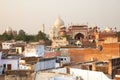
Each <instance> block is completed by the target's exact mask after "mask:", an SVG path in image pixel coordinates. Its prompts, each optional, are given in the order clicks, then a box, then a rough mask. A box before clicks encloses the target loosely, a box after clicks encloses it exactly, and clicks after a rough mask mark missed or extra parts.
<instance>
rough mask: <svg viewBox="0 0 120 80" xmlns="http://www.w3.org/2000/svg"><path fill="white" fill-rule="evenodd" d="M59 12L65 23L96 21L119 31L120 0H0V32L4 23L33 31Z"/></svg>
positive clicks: (30, 32) (91, 23) (47, 23)
mask: <svg viewBox="0 0 120 80" xmlns="http://www.w3.org/2000/svg"><path fill="white" fill-rule="evenodd" d="M58 16H60V17H61V18H62V19H63V21H64V22H65V25H66V26H67V25H68V24H71V23H73V24H86V23H88V24H89V26H94V25H97V26H99V27H100V28H101V29H104V28H105V27H110V28H114V27H117V29H118V30H119V31H120V0H0V33H3V32H4V31H5V29H6V28H7V27H9V26H10V27H11V28H12V29H13V30H20V29H23V30H24V31H26V32H27V33H29V34H37V32H38V31H39V30H40V29H41V28H42V24H45V27H46V32H48V30H49V28H50V27H51V26H52V25H53V24H54V21H55V20H56V19H57V18H58Z"/></svg>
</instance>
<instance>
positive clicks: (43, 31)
mask: <svg viewBox="0 0 120 80" xmlns="http://www.w3.org/2000/svg"><path fill="white" fill-rule="evenodd" d="M42 32H43V33H45V25H44V24H43V30H42Z"/></svg>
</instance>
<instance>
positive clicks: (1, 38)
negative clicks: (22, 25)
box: [0, 30, 48, 42]
mask: <svg viewBox="0 0 120 80" xmlns="http://www.w3.org/2000/svg"><path fill="white" fill-rule="evenodd" d="M8 40H15V41H21V40H22V41H26V42H36V41H39V40H48V37H47V35H46V34H45V33H43V32H41V31H39V32H38V34H36V35H28V34H26V33H25V32H24V31H23V30H20V31H19V33H18V34H17V35H14V34H13V33H10V34H7V33H6V32H4V33H3V34H2V35H0V41H8Z"/></svg>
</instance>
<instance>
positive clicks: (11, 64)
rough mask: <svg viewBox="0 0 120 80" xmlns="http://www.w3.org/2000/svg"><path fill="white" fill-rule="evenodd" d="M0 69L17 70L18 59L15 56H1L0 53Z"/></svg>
mask: <svg viewBox="0 0 120 80" xmlns="http://www.w3.org/2000/svg"><path fill="white" fill-rule="evenodd" d="M0 68H1V70H2V71H3V70H18V69H19V58H18V57H16V56H7V57H6V56H3V54H2V53H1V52H0Z"/></svg>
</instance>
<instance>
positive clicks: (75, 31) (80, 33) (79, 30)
mask: <svg viewBox="0 0 120 80" xmlns="http://www.w3.org/2000/svg"><path fill="white" fill-rule="evenodd" d="M65 35H69V36H70V39H69V40H65V39H63V36H65ZM106 37H115V30H113V29H112V28H109V27H106V28H105V29H104V30H103V31H101V30H100V28H99V27H97V26H93V27H89V26H88V25H86V24H81V25H69V26H65V24H64V21H63V20H62V19H61V18H60V17H58V18H57V19H56V21H55V22H54V24H53V26H52V27H51V29H50V31H49V39H50V40H52V41H53V43H59V45H61V44H64V45H63V46H66V45H67V44H68V43H67V41H69V44H75V43H76V42H77V41H78V40H79V41H81V42H85V41H95V42H96V41H99V40H103V39H105V38H106ZM61 40H63V41H61ZM61 42H64V43H61ZM59 45H58V44H57V46H59Z"/></svg>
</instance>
